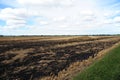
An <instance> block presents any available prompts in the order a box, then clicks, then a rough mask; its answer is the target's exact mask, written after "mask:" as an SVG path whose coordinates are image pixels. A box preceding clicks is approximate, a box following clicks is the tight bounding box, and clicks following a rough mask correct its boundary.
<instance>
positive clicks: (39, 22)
mask: <svg viewBox="0 0 120 80" xmlns="http://www.w3.org/2000/svg"><path fill="white" fill-rule="evenodd" d="M86 34H120V0H0V35H86Z"/></svg>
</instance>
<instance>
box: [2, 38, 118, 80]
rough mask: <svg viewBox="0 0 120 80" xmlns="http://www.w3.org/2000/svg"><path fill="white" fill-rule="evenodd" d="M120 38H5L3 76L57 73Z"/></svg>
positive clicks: (21, 79) (33, 76)
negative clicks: (25, 39)
mask: <svg viewBox="0 0 120 80" xmlns="http://www.w3.org/2000/svg"><path fill="white" fill-rule="evenodd" d="M119 41H120V38H119V37H97V38H85V39H82V38H76V37H75V38H73V39H72V38H70V39H65V40H64V39H62V40H45V41H43V40H42V41H36V40H35V41H32V40H31V41H28V42H27V41H21V40H20V41H1V43H0V72H1V73H0V79H2V80H7V79H8V80H15V79H18V80H29V79H31V80H34V79H37V78H42V77H45V76H50V75H57V74H58V73H59V72H60V71H61V70H63V69H67V67H68V66H69V65H70V64H72V63H74V62H76V61H82V60H85V59H88V58H89V57H90V56H92V57H94V56H95V55H96V54H97V53H98V52H99V51H101V50H103V49H106V48H109V47H111V46H113V45H114V44H115V43H117V42H119Z"/></svg>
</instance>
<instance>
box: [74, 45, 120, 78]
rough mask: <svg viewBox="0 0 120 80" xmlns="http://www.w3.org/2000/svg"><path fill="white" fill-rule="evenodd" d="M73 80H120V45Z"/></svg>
mask: <svg viewBox="0 0 120 80" xmlns="http://www.w3.org/2000/svg"><path fill="white" fill-rule="evenodd" d="M73 80H120V45H119V46H118V47H116V48H114V49H113V50H111V51H109V53H108V54H106V55H105V56H104V57H103V58H102V59H101V60H99V61H96V62H95V63H94V64H92V65H91V66H90V67H88V68H87V69H85V70H84V71H83V72H81V73H79V74H78V75H77V76H75V77H74V78H73Z"/></svg>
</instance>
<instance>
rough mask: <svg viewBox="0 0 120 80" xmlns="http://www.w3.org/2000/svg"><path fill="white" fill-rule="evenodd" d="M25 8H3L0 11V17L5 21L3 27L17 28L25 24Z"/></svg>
mask: <svg viewBox="0 0 120 80" xmlns="http://www.w3.org/2000/svg"><path fill="white" fill-rule="evenodd" d="M26 13H27V12H26V10H25V9H22V8H15V9H12V8H5V9H2V10H1V11H0V19H1V20H4V21H6V26H4V28H11V29H12V28H13V29H14V28H18V27H20V26H21V27H23V26H25V24H26V18H27V17H28V16H27V14H26Z"/></svg>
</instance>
